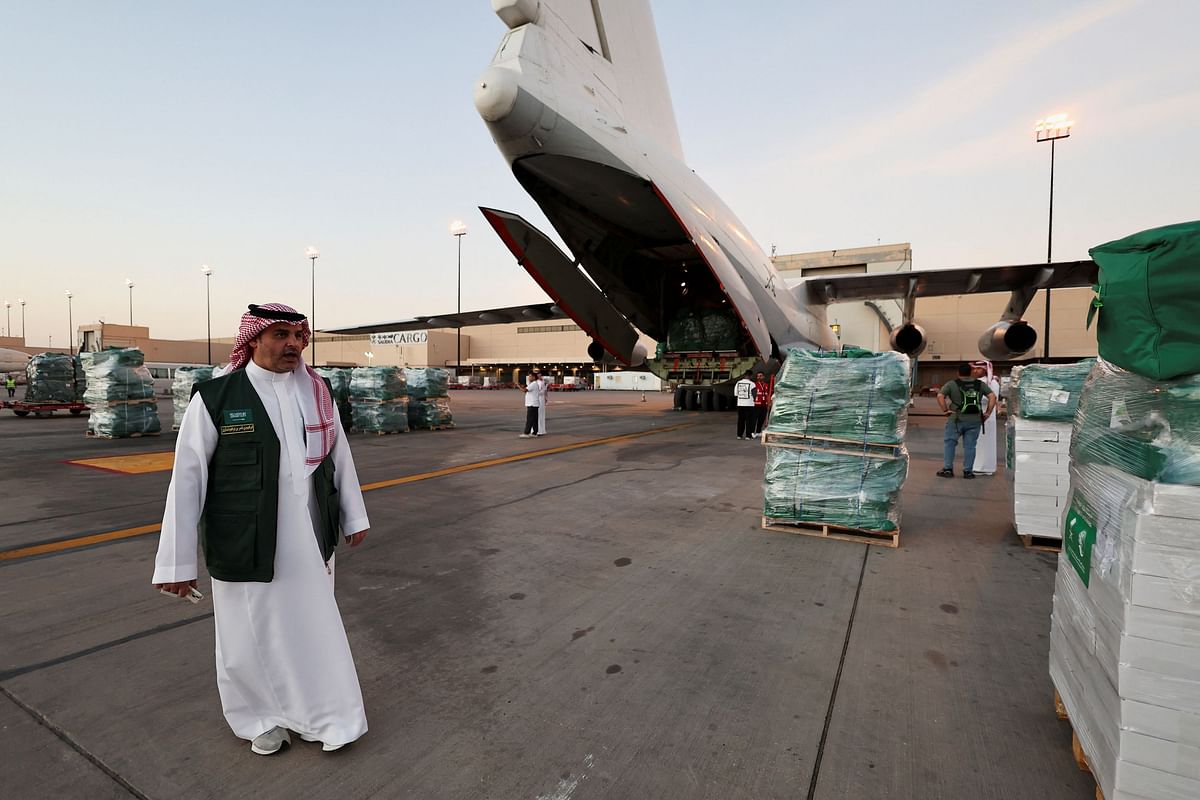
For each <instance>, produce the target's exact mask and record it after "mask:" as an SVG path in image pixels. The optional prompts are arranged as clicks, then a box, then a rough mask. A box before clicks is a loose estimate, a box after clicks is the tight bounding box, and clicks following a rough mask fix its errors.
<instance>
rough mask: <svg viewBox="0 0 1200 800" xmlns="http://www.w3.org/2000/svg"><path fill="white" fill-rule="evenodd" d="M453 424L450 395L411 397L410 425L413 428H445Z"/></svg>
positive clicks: (409, 403) (409, 408)
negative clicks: (419, 398) (418, 398)
mask: <svg viewBox="0 0 1200 800" xmlns="http://www.w3.org/2000/svg"><path fill="white" fill-rule="evenodd" d="M410 385H411V384H410ZM453 424H454V415H453V414H451V413H450V398H449V397H427V398H425V399H423V400H417V399H415V398H409V401H408V427H410V428H412V429H413V430H428V429H431V428H445V427H448V426H451V425H453Z"/></svg>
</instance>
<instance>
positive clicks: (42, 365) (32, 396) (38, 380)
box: [25, 353, 79, 403]
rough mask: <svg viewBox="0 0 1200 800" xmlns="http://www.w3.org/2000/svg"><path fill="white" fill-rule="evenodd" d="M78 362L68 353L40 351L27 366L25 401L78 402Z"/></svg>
mask: <svg viewBox="0 0 1200 800" xmlns="http://www.w3.org/2000/svg"><path fill="white" fill-rule="evenodd" d="M76 363H77V362H76V359H73V358H72V357H71V356H69V355H67V354H66V353H38V354H37V355H36V356H34V357H33V358H32V359H30V361H29V363H28V364H27V365H26V367H25V381H26V383H25V401H26V402H28V403H75V402H78V400H79V395H78V394H77V393H76V388H77V384H78V381H77V380H76Z"/></svg>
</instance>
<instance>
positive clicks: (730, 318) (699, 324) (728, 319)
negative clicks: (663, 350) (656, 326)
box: [667, 308, 738, 353]
mask: <svg viewBox="0 0 1200 800" xmlns="http://www.w3.org/2000/svg"><path fill="white" fill-rule="evenodd" d="M737 340H738V321H737V318H736V317H735V316H734V314H733V312H732V311H729V310H726V309H713V310H697V309H687V308H685V309H682V310H681V311H680V312H679V313H678V314H676V315H675V318H674V319H672V320H671V324H670V325H668V326H667V349H668V350H670V351H672V352H676V353H683V352H690V351H700V350H734V349H736V348H737Z"/></svg>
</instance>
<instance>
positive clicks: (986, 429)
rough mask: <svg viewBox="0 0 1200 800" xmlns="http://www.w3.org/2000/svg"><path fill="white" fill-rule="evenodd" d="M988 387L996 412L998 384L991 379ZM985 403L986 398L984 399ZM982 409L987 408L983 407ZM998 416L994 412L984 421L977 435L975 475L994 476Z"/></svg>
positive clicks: (998, 402)
mask: <svg viewBox="0 0 1200 800" xmlns="http://www.w3.org/2000/svg"><path fill="white" fill-rule="evenodd" d="M988 387H989V388H990V389H991V390H992V395H993V396H994V397H995V398H996V410H997V411H999V409H1000V384H999V383H998V382H997V381H996V380H995V379H993V380H992V381H991V383H989V384H988ZM984 402H985V403H986V402H987V398H984ZM984 408H987V406H986V405H985V406H984ZM998 416H999V414H997V413H996V412H995V411H993V412H992V415H991V416H990V417H988V418H987V419H986V420H984V423H983V430H982V431H981V432H980V434H979V443H978V444H976V445H975V473H976V474H982V475H995V474H996V438H997V435H998V433H997V432H998V430H999V428H1000V424H999V423H998V422H997V421H996V418H997V417H998Z"/></svg>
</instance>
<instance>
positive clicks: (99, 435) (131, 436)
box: [83, 431, 159, 439]
mask: <svg viewBox="0 0 1200 800" xmlns="http://www.w3.org/2000/svg"><path fill="white" fill-rule="evenodd" d="M83 435H84V436H86V437H87V438H89V439H140V438H142V437H143V436H158V435H159V434H158V433H141V432H138V433H128V434H126V435H124V436H106V435H104V434H103V433H96V432H95V431H84V432H83Z"/></svg>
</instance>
